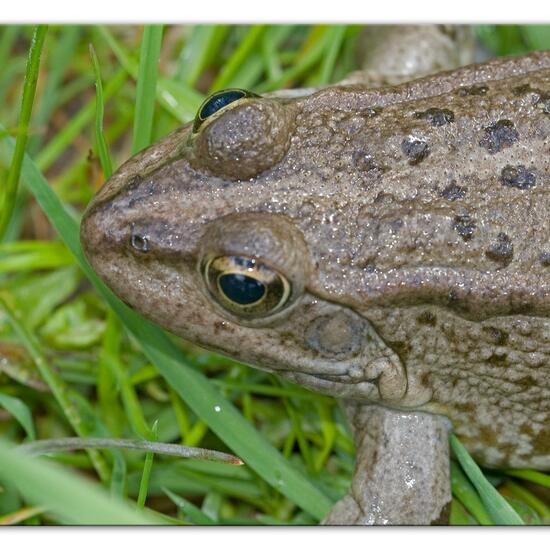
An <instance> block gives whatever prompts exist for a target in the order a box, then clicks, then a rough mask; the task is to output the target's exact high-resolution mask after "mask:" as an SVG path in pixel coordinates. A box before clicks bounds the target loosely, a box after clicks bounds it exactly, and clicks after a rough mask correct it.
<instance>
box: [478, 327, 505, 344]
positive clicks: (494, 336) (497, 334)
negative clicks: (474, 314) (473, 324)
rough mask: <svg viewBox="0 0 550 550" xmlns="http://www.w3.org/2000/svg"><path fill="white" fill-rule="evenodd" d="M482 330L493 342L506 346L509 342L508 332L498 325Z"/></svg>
mask: <svg viewBox="0 0 550 550" xmlns="http://www.w3.org/2000/svg"><path fill="white" fill-rule="evenodd" d="M482 330H483V332H484V333H485V334H486V335H487V339H488V340H489V341H490V342H491V344H495V345H496V346H504V345H505V344H506V343H507V342H508V333H507V332H504V331H503V330H501V329H499V328H497V327H483V329H482Z"/></svg>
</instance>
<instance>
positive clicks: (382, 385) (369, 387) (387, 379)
mask: <svg viewBox="0 0 550 550" xmlns="http://www.w3.org/2000/svg"><path fill="white" fill-rule="evenodd" d="M277 373H278V374H280V375H281V376H284V377H285V378H287V379H290V380H292V381H293V382H296V383H298V384H301V385H303V386H306V387H308V388H311V389H314V390H316V391H320V392H322V393H328V394H330V395H333V396H336V397H350V398H359V399H361V400H365V401H371V402H377V403H389V404H392V403H396V402H398V401H401V400H403V399H404V397H405V395H406V393H407V386H408V384H407V375H406V371H405V369H404V368H403V366H402V364H401V363H400V362H399V363H396V362H394V361H392V359H391V358H389V357H379V358H377V359H375V360H373V361H370V362H369V363H368V364H367V365H366V366H365V367H363V368H360V367H357V366H350V368H348V369H347V370H346V371H345V372H341V373H334V372H333V373H327V372H326V371H325V372H307V373H306V372H299V371H294V370H281V369H277Z"/></svg>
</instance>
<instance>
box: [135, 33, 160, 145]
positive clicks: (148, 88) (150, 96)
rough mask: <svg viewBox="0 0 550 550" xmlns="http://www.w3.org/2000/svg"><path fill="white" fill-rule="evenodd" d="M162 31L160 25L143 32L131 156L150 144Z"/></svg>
mask: <svg viewBox="0 0 550 550" xmlns="http://www.w3.org/2000/svg"><path fill="white" fill-rule="evenodd" d="M162 31H163V26H162V25H146V26H145V28H144V30H143V39H142V41H141V51H140V54H139V71H138V78H137V93H136V111H135V114H134V129H133V132H132V153H133V154H136V153H138V152H139V151H141V150H142V149H145V147H147V146H148V145H149V144H150V143H151V133H152V130H153V112H154V110H155V97H156V92H157V76H158V63H159V57H160V47H161V44H162Z"/></svg>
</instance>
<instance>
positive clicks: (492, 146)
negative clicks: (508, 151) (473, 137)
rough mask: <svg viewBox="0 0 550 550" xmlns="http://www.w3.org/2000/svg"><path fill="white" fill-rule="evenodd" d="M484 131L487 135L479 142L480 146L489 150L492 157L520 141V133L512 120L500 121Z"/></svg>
mask: <svg viewBox="0 0 550 550" xmlns="http://www.w3.org/2000/svg"><path fill="white" fill-rule="evenodd" d="M483 130H484V131H485V135H484V136H483V138H481V139H480V140H479V145H481V147H483V148H485V149H487V151H489V153H490V154H491V155H494V154H495V153H498V152H500V151H502V150H503V149H505V148H506V147H510V146H511V145H513V144H514V143H515V142H516V141H518V140H519V133H518V131H517V130H516V128H515V126H514V123H513V122H512V121H511V120H505V119H503V120H499V121H497V122H495V123H494V124H491V125H490V126H486V127H485V128H484V129H483Z"/></svg>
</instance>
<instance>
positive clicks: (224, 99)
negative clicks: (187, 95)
mask: <svg viewBox="0 0 550 550" xmlns="http://www.w3.org/2000/svg"><path fill="white" fill-rule="evenodd" d="M243 97H259V96H258V95H257V94H255V93H252V92H249V91H248V90H242V89H241V88H229V89H227V90H221V91H219V92H216V93H214V94H212V95H211V96H209V97H207V98H206V99H205V100H204V102H203V103H202V105H201V106H200V107H199V110H198V112H197V116H196V117H195V122H194V124H193V133H196V132H197V131H198V129H199V128H200V126H201V124H202V123H203V122H204V121H205V120H206V119H207V118H208V117H210V116H212V115H213V114H215V113H217V112H218V111H219V110H220V109H223V108H224V107H226V106H227V105H229V104H230V103H233V102H234V101H237V100H238V99H242V98H243Z"/></svg>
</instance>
